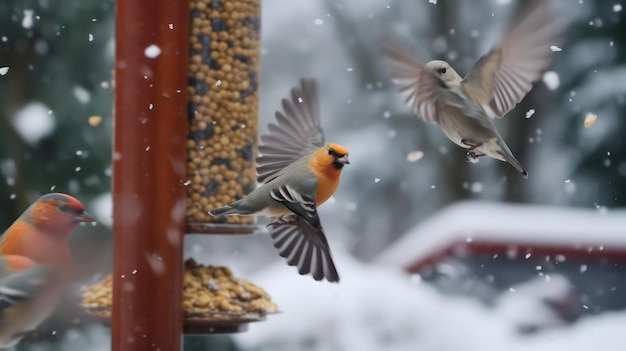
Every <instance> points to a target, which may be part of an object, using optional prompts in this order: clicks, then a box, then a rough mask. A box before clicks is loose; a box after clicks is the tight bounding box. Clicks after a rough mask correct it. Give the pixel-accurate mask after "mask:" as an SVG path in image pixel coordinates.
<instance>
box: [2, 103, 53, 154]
mask: <svg viewBox="0 0 626 351" xmlns="http://www.w3.org/2000/svg"><path fill="white" fill-rule="evenodd" d="M55 127H56V121H55V118H54V115H53V114H52V111H50V109H49V108H48V106H46V105H44V104H42V103H41V102H31V103H28V104H26V105H25V106H24V107H22V108H21V109H19V110H18V111H17V112H16V113H15V115H14V117H13V128H14V129H15V131H16V132H17V133H18V134H19V135H20V137H22V139H23V140H24V141H25V142H27V143H28V144H30V145H35V144H37V143H38V142H39V141H40V140H41V139H43V138H45V137H46V136H48V135H50V134H52V133H53V132H54V129H55Z"/></svg>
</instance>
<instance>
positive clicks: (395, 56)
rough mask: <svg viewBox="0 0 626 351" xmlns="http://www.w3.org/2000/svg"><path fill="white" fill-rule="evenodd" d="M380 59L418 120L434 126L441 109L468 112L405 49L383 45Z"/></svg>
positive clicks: (389, 41)
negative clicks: (389, 68)
mask: <svg viewBox="0 0 626 351" xmlns="http://www.w3.org/2000/svg"><path fill="white" fill-rule="evenodd" d="M383 55H385V56H386V57H387V58H388V59H389V60H390V61H391V63H392V64H393V65H394V66H395V68H396V72H395V73H394V74H393V77H392V81H393V82H394V83H395V84H397V85H399V86H400V93H401V94H402V96H404V98H405V103H406V105H407V106H408V107H410V108H411V109H412V110H413V112H414V113H415V114H416V115H417V116H419V117H420V118H421V119H423V120H424V121H426V122H428V123H438V122H439V118H440V117H439V116H440V111H439V110H440V109H441V108H442V107H443V106H444V105H453V106H457V107H460V108H471V106H469V104H468V103H467V102H466V101H464V100H463V99H462V98H461V96H459V95H458V94H456V93H455V92H453V91H451V90H450V89H449V88H448V86H447V85H446V84H445V83H444V82H443V81H442V80H441V79H439V78H438V77H437V76H436V75H435V74H434V73H433V72H432V71H431V70H429V69H428V68H426V67H425V66H424V64H422V62H421V61H420V60H418V59H417V58H416V57H414V56H413V55H412V54H411V52H409V51H408V50H407V49H406V48H404V47H403V46H401V45H400V44H398V43H397V42H395V41H394V40H392V39H386V40H385V41H384V43H383Z"/></svg>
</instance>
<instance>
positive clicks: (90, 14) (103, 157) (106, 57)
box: [0, 0, 114, 228]
mask: <svg viewBox="0 0 626 351" xmlns="http://www.w3.org/2000/svg"><path fill="white" fill-rule="evenodd" d="M113 10H114V1H113V0H105V1H97V2H94V1H78V2H76V1H14V0H7V1H3V2H2V3H0V18H1V19H2V20H0V67H8V69H9V70H8V72H7V73H6V74H5V75H3V76H0V133H2V138H1V140H2V141H3V142H2V143H0V167H1V168H0V170H1V171H2V174H3V176H4V180H5V181H4V182H0V194H2V195H1V196H0V208H2V209H3V211H2V213H1V214H0V224H1V225H2V227H4V228H6V227H7V226H8V225H9V224H10V223H11V222H12V221H13V220H14V219H15V218H16V217H17V216H18V215H19V214H20V213H21V212H22V211H23V210H24V209H25V208H26V207H27V206H28V205H29V204H30V203H31V202H32V201H33V200H34V199H36V198H37V197H38V196H39V195H41V194H44V193H47V192H50V191H60V192H68V193H71V194H73V195H75V196H76V197H78V198H79V199H81V200H83V201H84V202H85V203H87V202H88V201H89V200H90V199H92V198H93V197H95V196H96V195H99V194H102V193H104V192H108V191H109V189H110V177H109V173H110V169H109V168H110V160H111V126H112V117H111V115H112V110H111V109H112V89H111V72H112V68H113V36H112V35H113V23H114V18H113ZM33 106H34V109H32V107H33ZM29 107H30V108H31V109H27V110H24V109H25V108H29ZM20 111H25V112H26V113H25V114H22V115H20ZM45 114H48V116H45ZM92 115H93V116H101V117H102V124H100V125H99V126H95V127H94V126H90V125H89V123H88V119H89V117H90V116H92ZM16 117H19V118H20V119H21V121H16ZM50 117H51V118H50ZM16 123H23V124H25V125H26V126H27V128H32V129H35V130H37V129H39V128H41V129H42V131H41V133H40V134H37V135H35V136H33V137H32V138H29V137H28V136H26V135H24V133H23V132H21V131H19V130H18V129H16V128H14V126H15V125H16Z"/></svg>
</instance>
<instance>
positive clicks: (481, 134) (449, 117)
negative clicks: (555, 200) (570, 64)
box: [383, 0, 562, 178]
mask: <svg viewBox="0 0 626 351" xmlns="http://www.w3.org/2000/svg"><path fill="white" fill-rule="evenodd" d="M522 6H523V8H522V9H521V11H518V12H517V15H516V17H515V19H514V22H513V25H512V26H511V29H510V30H509V32H508V33H507V34H506V36H505V37H504V39H503V40H502V42H501V43H500V45H498V46H496V47H495V48H494V49H492V50H491V51H489V52H488V53H487V54H486V55H484V56H482V57H481V58H480V59H478V61H477V62H476V63H475V64H474V66H473V67H472V68H471V69H470V71H469V73H467V75H466V76H465V77H464V78H461V76H460V75H459V74H458V73H457V72H456V71H455V70H454V69H453V68H452V67H451V66H450V65H449V64H448V63H447V62H445V61H440V60H433V61H430V62H428V63H427V64H426V65H424V64H422V63H421V62H420V61H419V60H418V59H417V58H415V57H414V56H413V55H412V54H411V53H410V52H409V51H408V50H407V49H405V48H403V47H401V46H400V45H398V44H397V43H394V42H393V41H390V40H387V41H385V43H384V47H383V51H384V54H385V56H387V57H388V58H389V59H390V60H391V62H392V63H393V64H394V66H395V68H396V69H397V72H396V73H395V74H394V77H393V81H394V83H396V84H398V85H400V86H401V89H400V91H401V93H402V94H403V95H404V96H405V97H406V100H405V102H406V104H407V105H408V106H409V107H411V108H412V110H413V112H414V113H415V114H417V115H418V116H419V117H420V118H421V119H423V120H424V121H426V122H428V123H436V124H438V125H439V126H440V127H441V129H442V130H443V132H444V133H445V134H446V136H447V137H448V138H450V140H452V141H453V142H454V143H455V144H457V145H459V146H460V147H462V148H466V149H468V150H467V160H468V161H472V160H477V159H478V157H480V156H484V155H487V156H489V157H492V158H495V159H497V160H501V161H506V162H509V163H510V164H511V165H512V166H513V167H515V169H517V170H518V171H519V172H520V173H522V174H523V175H524V178H528V172H526V170H525V169H524V167H523V166H522V164H521V163H520V162H519V161H518V160H517V159H516V158H515V156H513V153H512V152H511V150H510V149H509V147H508V146H507V145H506V143H505V142H504V140H503V139H502V136H501V135H500V133H498V131H497V130H496V127H495V126H494V125H493V123H492V121H493V119H494V118H495V117H498V118H502V117H503V116H504V115H505V114H507V113H508V112H509V111H511V110H512V109H513V107H515V105H516V104H517V103H519V102H520V101H521V100H522V99H523V98H524V96H526V94H527V93H528V92H529V91H530V89H531V88H532V83H533V82H534V81H536V80H537V79H538V78H539V77H540V75H541V73H542V72H543V71H544V70H545V69H546V68H547V67H548V66H549V65H550V62H551V61H552V56H553V49H552V46H556V45H558V44H559V43H560V37H561V29H562V25H561V23H560V21H558V20H557V18H556V17H555V16H554V15H553V13H552V11H551V9H550V8H549V7H550V6H549V1H543V0H529V1H524V2H523V3H522Z"/></svg>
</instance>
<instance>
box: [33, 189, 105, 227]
mask: <svg viewBox="0 0 626 351" xmlns="http://www.w3.org/2000/svg"><path fill="white" fill-rule="evenodd" d="M23 216H25V218H24V219H25V220H26V221H29V222H30V223H32V224H33V225H34V226H35V227H36V228H37V229H40V230H42V231H45V232H51V233H58V234H61V235H69V233H70V232H71V231H72V230H73V229H74V228H75V227H76V226H77V225H78V224H79V223H81V222H94V221H95V220H94V219H93V217H91V215H89V214H88V213H87V212H85V207H84V206H83V204H82V203H81V202H80V201H78V200H77V199H76V198H74V197H72V196H69V195H66V194H61V193H50V194H46V195H43V196H42V197H40V198H39V199H38V200H37V201H36V202H35V203H33V204H32V205H31V207H30V208H29V209H28V210H26V212H24V215H23Z"/></svg>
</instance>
